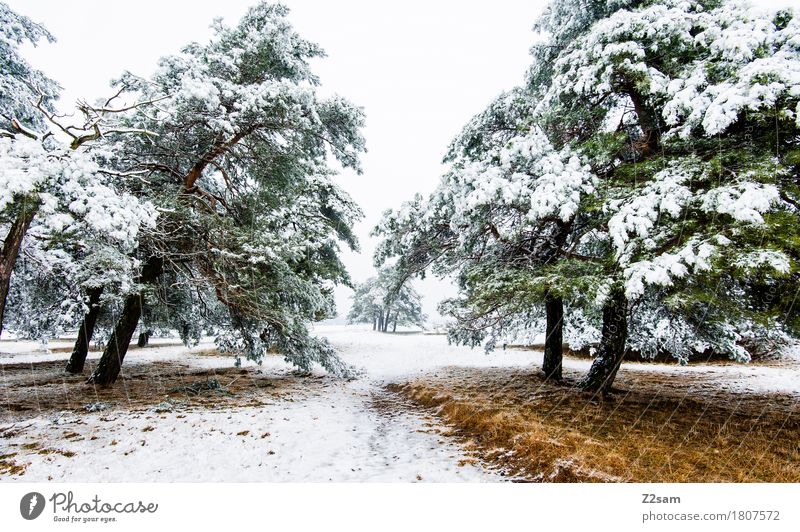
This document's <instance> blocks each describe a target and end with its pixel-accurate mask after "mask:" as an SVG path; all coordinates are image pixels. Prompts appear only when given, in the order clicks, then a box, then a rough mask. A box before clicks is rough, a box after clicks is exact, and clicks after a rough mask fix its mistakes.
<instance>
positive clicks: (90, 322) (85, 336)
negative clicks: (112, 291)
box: [66, 288, 103, 373]
mask: <svg viewBox="0 0 800 532" xmlns="http://www.w3.org/2000/svg"><path fill="white" fill-rule="evenodd" d="M88 294H89V310H88V311H87V312H86V315H85V316H84V317H83V321H82V322H81V327H80V329H78V339H77V340H75V347H73V348H72V356H70V357H69V362H67V368H66V370H67V373H82V372H83V366H84V364H85V363H86V355H87V354H88V353H89V343H90V342H91V341H92V335H93V334H94V326H95V324H96V323H97V316H98V315H99V314H100V296H101V295H102V294H103V289H102V288H91V289H90V290H89V291H88Z"/></svg>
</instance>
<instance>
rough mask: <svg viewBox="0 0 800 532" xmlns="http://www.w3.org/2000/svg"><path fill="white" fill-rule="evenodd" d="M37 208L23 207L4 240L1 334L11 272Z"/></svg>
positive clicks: (0, 268) (0, 266)
mask: <svg viewBox="0 0 800 532" xmlns="http://www.w3.org/2000/svg"><path fill="white" fill-rule="evenodd" d="M37 209H38V204H36V205H33V206H30V207H28V208H23V209H22V211H21V212H20V213H19V215H17V217H16V219H15V220H14V223H12V224H11V227H10V228H9V230H8V235H6V238H5V240H4V241H3V255H2V256H0V334H2V333H3V318H4V317H5V312H6V300H7V299H8V290H9V288H10V287H11V272H13V271H14V265H15V264H16V263H17V257H18V256H19V250H20V248H21V247H22V241H23V240H24V239H25V233H27V232H28V228H29V227H30V226H31V222H32V221H33V217H34V216H36V211H37Z"/></svg>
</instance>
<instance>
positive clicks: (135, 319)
mask: <svg viewBox="0 0 800 532" xmlns="http://www.w3.org/2000/svg"><path fill="white" fill-rule="evenodd" d="M162 266H163V260H162V259H161V258H159V257H151V258H150V259H149V260H148V261H147V262H146V263H145V265H144V268H142V274H141V275H140V276H139V282H140V283H142V284H149V283H152V282H153V281H155V280H156V279H157V278H158V276H159V275H161V271H162ZM143 304H144V294H141V293H140V294H132V295H130V296H128V298H127V299H126V300H125V306H124V307H123V309H122V315H121V316H120V318H119V321H117V325H116V326H115V327H114V332H113V333H112V334H111V338H109V340H108V344H107V345H106V349H105V351H103V356H102V357H100V362H98V364H97V368H95V370H94V372H93V373H92V375H91V377H89V380H88V381H87V382H89V383H92V384H99V385H101V386H108V385H110V384H113V383H114V382H115V381H116V380H117V377H118V376H119V372H120V369H121V368H122V361H123V360H124V359H125V354H126V353H127V352H128V346H129V345H130V343H131V339H132V338H133V332H134V331H135V330H136V327H137V326H138V325H139V318H141V316H142V305H143Z"/></svg>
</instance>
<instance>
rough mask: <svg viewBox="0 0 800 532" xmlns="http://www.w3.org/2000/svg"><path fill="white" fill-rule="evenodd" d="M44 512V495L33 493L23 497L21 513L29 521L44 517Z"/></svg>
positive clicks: (20, 506) (20, 507)
mask: <svg viewBox="0 0 800 532" xmlns="http://www.w3.org/2000/svg"><path fill="white" fill-rule="evenodd" d="M42 510H44V495H42V494H41V493H37V492H35V491H32V492H30V493H28V494H27V495H23V496H22V500H20V501H19V513H21V514H22V517H23V518H25V519H27V520H28V521H32V520H33V519H36V518H37V517H39V516H40V515H42Z"/></svg>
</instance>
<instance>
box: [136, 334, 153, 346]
mask: <svg viewBox="0 0 800 532" xmlns="http://www.w3.org/2000/svg"><path fill="white" fill-rule="evenodd" d="M150 334H151V332H150V331H149V330H147V331H142V332H140V333H139V339H138V340H137V341H136V345H137V346H138V347H147V344H149V343H150Z"/></svg>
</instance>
